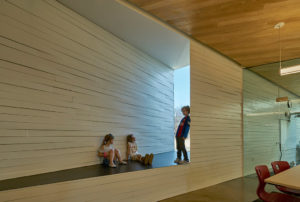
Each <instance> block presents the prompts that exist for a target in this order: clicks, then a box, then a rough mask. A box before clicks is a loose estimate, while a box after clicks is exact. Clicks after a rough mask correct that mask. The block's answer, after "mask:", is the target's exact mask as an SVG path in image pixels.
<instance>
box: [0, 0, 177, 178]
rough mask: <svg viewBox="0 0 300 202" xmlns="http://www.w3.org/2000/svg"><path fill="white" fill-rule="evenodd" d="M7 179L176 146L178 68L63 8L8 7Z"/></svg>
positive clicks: (4, 26)
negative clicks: (111, 140) (115, 153)
mask: <svg viewBox="0 0 300 202" xmlns="http://www.w3.org/2000/svg"><path fill="white" fill-rule="evenodd" d="M1 3H2V5H1V13H0V26H1V29H0V143H1V147H0V160H1V161H0V179H6V178H12V177H19V176H24V175H30V174H36V173H42V172H49V171H54V170H61V169H66V168H72V167H80V166H85V165H90V164H96V163H99V160H98V158H97V156H96V150H97V148H98V146H99V144H100V141H101V140H102V138H103V136H104V135H105V134H107V133H113V134H114V135H115V136H116V138H115V146H116V147H117V148H119V149H121V151H122V153H123V154H124V153H125V150H126V137H125V136H126V135H127V134H129V133H133V134H135V135H136V136H137V142H138V146H139V151H140V152H141V153H146V152H153V153H160V152H166V151H172V150H173V148H174V143H173V136H174V132H173V131H174V126H173V125H174V112H173V111H174V107H173V105H174V101H173V99H174V96H173V70H172V69H170V68H169V67H167V66H165V65H163V64H162V63H160V62H158V61H156V60H154V59H153V58H151V57H150V56H148V55H146V54H144V53H142V52H141V51H139V50H137V49H136V48H134V47H132V46H130V45H129V44H127V43H125V42H124V41H121V40H119V39H118V38H116V37H115V36H113V35H112V34H110V33H108V32H106V31H105V30H103V29H101V28H99V27H98V26H96V25H95V24H93V23H91V22H89V21H88V20H86V19H84V18H82V17H81V16H79V15H77V14H75V13H74V12H72V11H71V10H69V9H67V8H65V7H64V6H62V5H60V4H59V3H57V2H55V1H40V0H25V1H24V0H12V1H2V0H1Z"/></svg>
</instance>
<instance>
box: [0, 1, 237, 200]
mask: <svg viewBox="0 0 300 202" xmlns="http://www.w3.org/2000/svg"><path fill="white" fill-rule="evenodd" d="M47 3H49V4H51V5H52V6H55V7H57V8H60V9H63V8H61V7H60V6H59V5H58V4H57V3H56V2H54V1H52V0H51V1H47ZM40 9H41V8H40ZM41 12H42V11H41ZM76 20H80V19H76ZM241 90H242V70H241V69H240V68H239V67H238V66H237V65H235V64H233V63H232V62H230V61H228V60H227V59H226V58H224V57H222V56H220V55H218V54H216V53H214V52H212V51H211V50H209V49H207V48H206V47H203V46H202V45H200V44H198V43H194V42H193V43H192V44H191V92H192V93H191V109H192V125H191V141H192V142H191V155H192V158H191V163H190V164H189V165H183V166H172V167H166V168H157V169H151V170H143V171H137V172H130V173H122V174H117V175H110V176H104V177H95V178H89V179H84V180H76V181H69V182H62V183H55V184H49V185H42V186H35V187H29V188H22V189H17V190H10V191H2V192H0V201H8V200H10V201H25V202H26V201H28V202H29V201H30V202H33V201H39V202H40V201H43V202H46V201H61V202H63V201H64V202H67V201H72V202H76V201H78V202H81V201H95V202H96V201H131V202H132V201H137V202H140V201H158V200H160V199H164V198H168V197H171V196H174V195H178V194H182V193H185V192H188V191H193V190H195V189H199V188H203V187H207V186H210V185H214V184H217V183H220V182H223V181H226V180H230V179H233V178H237V177H240V176H242V140H241V138H242V129H241V123H242V122H241V103H242V96H241ZM241 200H242V199H241Z"/></svg>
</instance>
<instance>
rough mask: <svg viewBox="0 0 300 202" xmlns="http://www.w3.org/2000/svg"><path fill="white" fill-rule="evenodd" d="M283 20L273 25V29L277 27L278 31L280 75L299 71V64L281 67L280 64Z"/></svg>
mask: <svg viewBox="0 0 300 202" xmlns="http://www.w3.org/2000/svg"><path fill="white" fill-rule="evenodd" d="M284 25H285V24H284V22H279V23H278V24H276V25H275V26H274V29H278V33H279V74H280V76H284V75H289V74H295V73H300V65H295V66H290V67H285V68H282V66H281V38H280V29H281V28H282V27H283V26H284Z"/></svg>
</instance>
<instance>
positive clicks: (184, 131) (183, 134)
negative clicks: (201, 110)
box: [176, 116, 191, 138]
mask: <svg viewBox="0 0 300 202" xmlns="http://www.w3.org/2000/svg"><path fill="white" fill-rule="evenodd" d="M185 118H186V120H185V122H184V125H183V129H182V132H181V134H180V136H179V137H184V138H187V136H188V134H189V131H190V124H191V117H190V116H186V117H183V118H182V119H181V121H180V124H181V122H182V121H183V120H184V119H185ZM180 124H179V125H178V128H177V132H176V137H177V135H178V132H179V128H180Z"/></svg>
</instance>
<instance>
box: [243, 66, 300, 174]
mask: <svg viewBox="0 0 300 202" xmlns="http://www.w3.org/2000/svg"><path fill="white" fill-rule="evenodd" d="M243 75H244V76H243V78H244V79H243V80H244V82H243V83H244V91H243V92H244V93H243V97H244V98H243V100H244V104H243V106H244V109H243V110H244V174H245V175H248V174H253V173H255V170H254V167H255V166H256V165H261V164H264V165H267V166H269V167H270V168H271V162H272V161H278V160H279V158H280V150H279V145H278V143H279V137H280V130H281V126H280V122H279V120H280V119H282V120H283V121H285V119H286V118H285V116H284V112H286V111H288V108H287V104H286V102H282V103H276V98H277V97H285V96H288V97H289V99H291V100H292V99H295V98H297V96H295V95H294V94H291V93H290V92H288V91H286V90H284V89H282V88H280V87H279V86H277V85H275V84H273V83H271V82H270V81H267V80H266V79H264V78H263V77H261V76H258V75H257V74H255V73H253V72H251V71H249V70H244V71H243ZM297 108H298V109H299V107H298V106H297V104H294V106H293V109H292V111H297V110H296V109H297ZM282 135H286V134H282ZM283 144H284V142H283ZM293 147H294V150H293V151H292V152H293V155H291V154H288V153H289V152H290V151H289V148H288V147H287V146H286V145H283V149H282V152H283V156H282V160H287V161H292V160H294V161H295V154H296V153H295V152H296V151H295V146H293Z"/></svg>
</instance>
